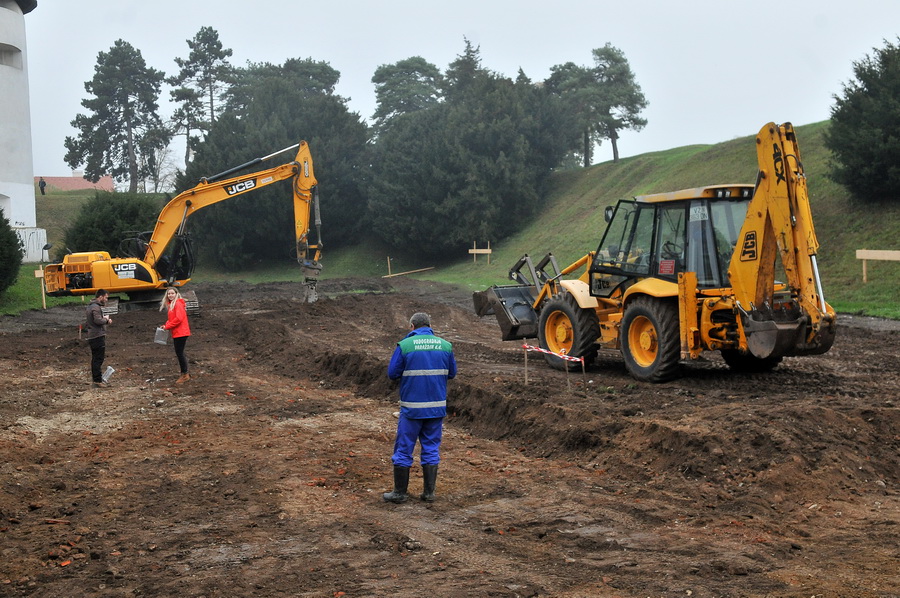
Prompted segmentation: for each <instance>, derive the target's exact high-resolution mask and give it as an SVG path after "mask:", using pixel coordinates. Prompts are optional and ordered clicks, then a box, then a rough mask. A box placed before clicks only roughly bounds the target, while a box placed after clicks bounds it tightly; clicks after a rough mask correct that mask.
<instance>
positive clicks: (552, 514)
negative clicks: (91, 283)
mask: <svg viewBox="0 0 900 598" xmlns="http://www.w3.org/2000/svg"><path fill="white" fill-rule="evenodd" d="M194 288H195V289H196V290H197V291H198V294H199V295H200V298H201V302H202V303H203V306H204V307H203V311H204V313H203V315H202V316H200V317H196V318H194V319H193V320H192V323H191V325H192V329H193V336H192V338H191V339H190V341H189V343H188V346H187V348H188V355H189V358H190V361H191V370H192V375H193V376H194V379H193V380H191V381H190V382H189V383H187V384H185V385H183V386H176V385H174V384H173V383H174V380H175V379H176V378H177V376H178V370H177V366H176V364H175V358H174V354H173V351H172V348H171V346H167V347H164V346H161V345H157V344H154V343H153V330H154V327H155V325H156V324H158V323H160V322H162V321H163V318H162V317H161V315H160V314H159V313H158V312H128V313H124V314H120V315H118V316H116V317H115V318H114V323H113V324H112V325H111V326H110V328H109V337H108V338H109V340H108V350H107V354H108V356H107V364H109V365H112V366H113V367H114V368H116V370H117V372H116V373H115V374H114V376H113V378H112V380H111V381H112V383H113V386H112V387H111V388H107V389H94V388H92V387H91V386H90V384H89V382H90V380H89V373H88V361H89V350H88V348H87V346H86V343H85V342H84V341H79V340H78V327H77V325H78V322H79V321H80V320H81V318H82V309H81V308H80V307H78V306H74V307H72V308H55V309H51V310H47V311H35V312H29V313H26V314H24V315H23V316H20V317H17V318H9V317H7V318H3V319H2V321H0V330H2V332H0V370H2V376H3V380H4V382H3V384H2V388H0V451H2V456H0V483H2V487H0V595H3V596H48V597H50V596H53V597H56V596H89V597H92V596H97V597H100V596H103V597H119V596H122V597H126V596H127V597H130V596H166V597H171V596H179V597H180V596H192V597H201V596H203V597H207V598H213V597H232V596H316V597H318V596H325V597H339V596H347V597H353V596H400V597H407V596H409V597H412V596H450V597H455V596H468V597H474V596H503V597H513V596H554V597H557V596H558V597H570V598H574V597H588V596H621V597H645V596H652V597H676V596H681V597H694V598H696V597H707V596H778V597H797V598H810V597H813V596H816V597H842V598H848V597H875V596H878V597H885V596H900V492H898V484H900V411H898V393H900V391H898V389H900V373H898V372H900V330H898V329H900V326H897V325H896V324H892V323H889V322H878V321H872V320H868V319H863V318H849V317H842V318H841V320H840V326H839V334H838V337H837V341H836V342H835V345H834V347H833V349H832V350H831V351H830V352H829V353H827V354H826V355H823V356H818V357H805V358H788V359H786V360H785V361H784V363H783V364H782V365H781V366H779V368H778V369H776V370H775V371H773V372H771V373H768V374H764V375H736V374H732V373H731V372H729V371H728V370H727V369H726V367H725V366H724V364H723V363H722V362H721V361H720V360H718V358H717V357H715V356H714V357H711V358H710V359H709V360H707V361H703V362H700V363H694V364H692V365H690V366H688V367H686V368H685V377H684V378H682V379H680V380H678V381H675V382H671V383H666V384H660V385H653V384H645V383H640V382H636V381H634V380H633V379H631V378H630V377H629V376H628V375H627V374H626V372H625V369H624V365H623V362H622V360H621V359H620V358H619V357H618V356H616V355H614V354H602V355H601V356H600V359H599V360H598V363H597V364H596V365H594V366H593V367H591V368H590V369H589V371H588V372H587V373H586V375H582V374H581V373H580V372H578V373H572V374H569V375H568V376H567V375H566V374H565V373H563V372H559V371H554V370H551V369H549V368H548V367H546V366H545V365H543V363H541V362H540V357H539V356H538V355H537V354H535V353H532V354H531V355H530V357H529V360H528V364H529V365H528V383H527V385H526V384H525V376H524V374H525V372H524V358H523V352H522V350H521V349H520V348H517V347H518V346H517V345H516V344H514V343H503V342H501V341H500V340H499V336H500V335H499V329H498V328H497V325H496V322H495V321H494V320H493V318H492V317H488V318H484V319H482V320H479V319H478V318H477V317H476V316H475V315H474V313H473V311H472V308H471V304H470V297H469V296H468V294H467V293H460V292H458V291H454V290H452V289H448V288H445V287H442V286H440V285H435V284H432V283H416V282H413V281H407V280H403V279H398V278H395V279H389V280H381V279H379V280H371V281H367V280H350V281H324V282H322V283H321V284H320V292H321V294H322V299H321V300H320V301H319V302H317V303H313V304H308V303H305V302H304V301H303V289H302V287H300V286H299V285H294V284H290V283H283V284H267V285H259V286H256V287H253V286H249V285H245V284H233V285H226V284H217V285H203V284H197V285H195V287H194ZM419 310H424V311H428V312H430V313H431V315H432V317H433V319H434V324H435V329H436V331H437V332H438V333H439V334H441V335H442V336H444V337H446V338H447V339H448V340H450V341H451V342H453V344H454V348H455V351H456V355H457V360H458V362H459V372H460V373H459V376H458V377H457V379H456V380H455V381H453V382H451V385H450V399H449V401H450V405H451V407H450V412H451V415H450V416H449V417H448V419H447V421H446V426H445V437H444V444H443V461H442V464H441V468H440V475H439V478H438V487H437V490H438V498H437V501H436V502H434V503H431V504H426V503H423V502H420V501H419V500H418V499H417V498H416V499H413V500H411V501H409V502H407V503H406V504H403V505H393V504H386V503H384V502H383V501H382V499H381V494H382V492H384V491H387V490H389V489H390V487H391V481H392V479H391V464H390V453H391V447H392V442H393V434H394V427H395V423H396V420H395V419H394V417H393V412H394V411H395V410H396V405H395V404H396V388H395V386H394V384H393V383H391V382H389V381H388V380H387V379H386V376H385V369H386V366H387V361H388V359H389V356H390V352H391V350H392V348H393V346H394V343H395V342H396V341H397V340H399V338H401V337H402V335H403V334H404V333H405V331H406V321H407V319H408V317H409V315H410V314H411V313H412V312H414V311H419ZM411 477H412V479H411V484H410V486H411V491H412V492H414V493H415V494H416V496H417V495H418V493H419V492H420V489H421V473H420V471H419V470H418V467H415V468H414V469H413V475H412V476H411Z"/></svg>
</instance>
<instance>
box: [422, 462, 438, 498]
mask: <svg viewBox="0 0 900 598" xmlns="http://www.w3.org/2000/svg"><path fill="white" fill-rule="evenodd" d="M437 471H438V466H437V465H423V466H422V478H423V479H424V485H425V488H424V492H422V494H421V495H420V496H419V498H421V499H422V500H424V501H425V502H434V486H435V484H436V483H437Z"/></svg>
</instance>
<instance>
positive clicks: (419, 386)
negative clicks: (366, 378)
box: [388, 326, 456, 419]
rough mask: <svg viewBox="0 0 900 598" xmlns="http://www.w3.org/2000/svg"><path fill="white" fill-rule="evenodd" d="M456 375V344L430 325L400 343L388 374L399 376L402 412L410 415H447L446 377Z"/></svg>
mask: <svg viewBox="0 0 900 598" xmlns="http://www.w3.org/2000/svg"><path fill="white" fill-rule="evenodd" d="M455 376H456V357H454V355H453V345H451V344H450V343H449V342H447V341H445V340H444V339H442V338H440V337H439V336H435V334H434V331H433V330H432V329H431V328H429V327H428V326H422V327H421V328H416V329H415V330H413V331H412V332H410V333H409V334H407V335H406V336H405V337H404V338H403V340H402V341H400V342H399V343H397V348H396V349H394V354H393V355H391V363H390V364H389V365H388V378H390V379H391V380H398V379H399V380H400V412H401V414H402V415H403V416H405V417H408V418H410V419H427V418H432V417H444V416H445V415H447V379H449V378H453V377H455Z"/></svg>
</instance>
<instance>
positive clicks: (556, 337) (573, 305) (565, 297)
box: [538, 291, 600, 371]
mask: <svg viewBox="0 0 900 598" xmlns="http://www.w3.org/2000/svg"><path fill="white" fill-rule="evenodd" d="M599 338H600V320H599V318H598V317H597V312H596V311H594V310H593V309H587V308H583V307H580V306H579V305H578V302H577V301H576V300H575V297H573V296H572V295H571V293H569V292H567V291H563V292H562V293H560V294H559V295H557V296H556V297H554V298H553V299H549V300H548V301H547V303H546V304H545V305H544V306H543V307H542V308H541V314H540V318H539V320H538V342H539V343H540V346H541V348H542V349H546V350H547V351H552V352H553V353H561V354H565V355H570V356H572V357H584V361H585V365H587V364H588V363H590V362H591V361H593V360H594V357H596V355H597V346H596V344H595V343H596V342H597V339H599ZM544 359H545V360H546V361H547V363H548V364H549V365H550V367H552V368H554V369H557V370H563V371H566V370H572V369H575V368H576V367H578V364H577V362H574V361H568V360H565V359H560V358H559V357H556V356H555V355H548V354H546V353H545V354H544Z"/></svg>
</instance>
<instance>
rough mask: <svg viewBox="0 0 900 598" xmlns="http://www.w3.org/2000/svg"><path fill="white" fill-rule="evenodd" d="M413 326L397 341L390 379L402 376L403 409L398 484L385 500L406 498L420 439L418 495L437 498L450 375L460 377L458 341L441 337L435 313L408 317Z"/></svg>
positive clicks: (396, 443) (395, 459) (397, 456)
mask: <svg viewBox="0 0 900 598" xmlns="http://www.w3.org/2000/svg"><path fill="white" fill-rule="evenodd" d="M409 326H410V328H411V331H410V333H409V334H407V335H406V336H405V337H404V338H403V340H401V341H400V342H399V343H397V347H396V348H395V349H394V353H393V355H391V362H390V364H389V365H388V372H387V373H388V378H390V379H391V380H400V414H399V417H398V419H397V437H396V439H395V441H394V454H393V457H392V458H391V460H392V461H393V463H394V489H393V490H392V491H391V492H385V493H384V500H385V501H387V502H392V503H402V502H406V499H407V496H408V494H407V489H408V487H409V469H410V467H412V464H413V450H414V449H415V448H416V442H417V441H418V443H419V447H420V454H419V462H420V463H421V465H422V477H423V486H424V490H423V492H422V494H421V496H420V497H419V498H421V499H422V500H424V501H426V502H432V501H433V500H434V488H435V485H436V482H437V473H438V463H440V460H441V455H440V447H441V432H442V426H443V421H444V417H445V416H446V415H447V380H448V379H450V378H453V377H455V376H456V357H455V356H454V355H453V345H451V344H450V343H449V342H447V341H446V340H444V339H442V338H440V337H439V336H436V335H435V334H434V330H432V329H431V317H430V316H429V315H428V314H426V313H422V312H418V313H415V314H413V315H412V317H411V318H410V319H409Z"/></svg>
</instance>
